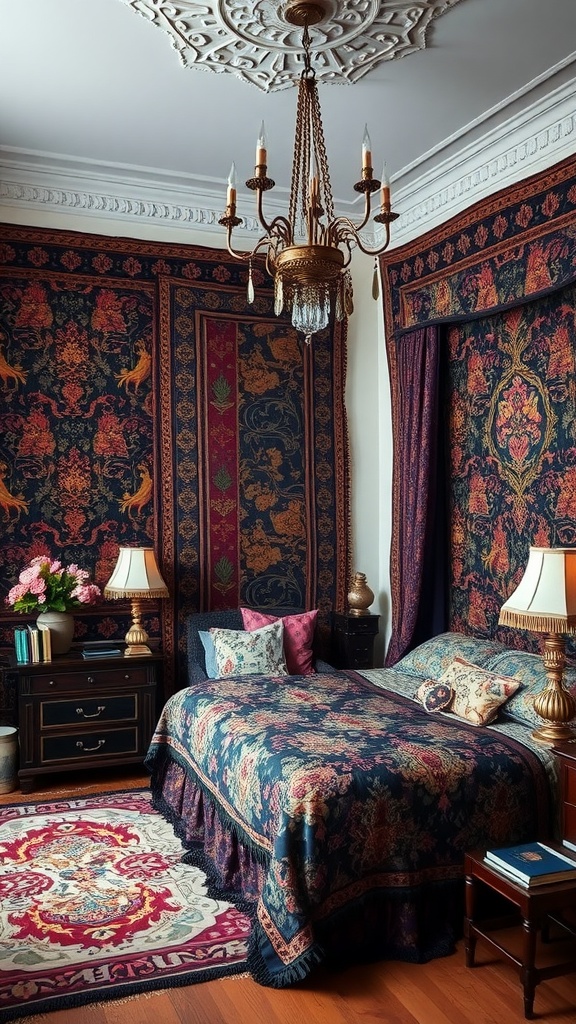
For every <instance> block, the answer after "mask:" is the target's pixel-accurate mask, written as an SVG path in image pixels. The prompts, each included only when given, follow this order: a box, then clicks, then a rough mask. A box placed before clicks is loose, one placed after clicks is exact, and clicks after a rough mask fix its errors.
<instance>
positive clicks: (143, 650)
mask: <svg viewBox="0 0 576 1024" xmlns="http://www.w3.org/2000/svg"><path fill="white" fill-rule="evenodd" d="M124 639H125V641H126V650H125V651H124V657H125V658H130V657H133V656H134V655H140V654H152V651H151V650H150V648H149V647H148V645H147V643H146V641H147V640H148V633H147V632H146V630H145V629H144V626H143V625H142V606H141V603H140V601H139V600H137V599H136V598H133V599H132V625H131V626H130V629H129V630H128V632H127V633H126V636H125V637H124Z"/></svg>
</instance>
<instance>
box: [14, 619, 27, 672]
mask: <svg viewBox="0 0 576 1024" xmlns="http://www.w3.org/2000/svg"><path fill="white" fill-rule="evenodd" d="M22 633H23V629H22V626H16V628H15V630H14V649H15V651H16V661H18V662H20V663H22V662H25V661H26V660H27V658H26V648H25V646H24V644H23V641H22Z"/></svg>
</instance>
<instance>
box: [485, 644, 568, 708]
mask: <svg viewBox="0 0 576 1024" xmlns="http://www.w3.org/2000/svg"><path fill="white" fill-rule="evenodd" d="M488 667H489V668H490V670H491V671H492V672H499V673H502V674H503V675H506V676H514V677H515V678H516V679H517V680H518V682H519V683H520V688H519V690H518V692H517V693H516V694H514V696H513V697H512V699H511V700H510V701H508V702H507V703H506V705H505V707H504V708H503V709H502V712H503V715H504V717H505V718H511V719H512V720H513V721H515V722H522V724H523V725H531V726H534V725H537V726H540V725H542V719H541V717H540V715H539V714H537V712H536V711H535V710H534V697H536V696H537V695H538V694H539V693H541V691H542V690H543V689H544V687H545V686H546V683H547V681H548V680H547V677H546V670H545V668H544V662H543V661H542V655H540V654H530V653H529V652H528V651H517V650H505V651H504V652H503V653H502V654H500V655H498V656H496V657H494V658H492V659H491V660H490V662H489V665H488ZM562 682H563V685H564V686H565V687H566V689H567V690H569V691H570V693H571V694H572V696H574V697H576V668H574V666H573V665H567V666H566V668H565V669H564V673H563V677H562Z"/></svg>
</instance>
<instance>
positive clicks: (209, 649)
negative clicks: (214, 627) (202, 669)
mask: <svg viewBox="0 0 576 1024" xmlns="http://www.w3.org/2000/svg"><path fill="white" fill-rule="evenodd" d="M198 636H199V637H200V641H201V643H202V647H203V648H204V662H205V664H206V675H207V676H208V679H217V678H218V666H217V665H216V651H215V650H214V641H213V639H212V636H211V635H210V631H209V630H208V629H199V630H198Z"/></svg>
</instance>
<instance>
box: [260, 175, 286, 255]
mask: <svg viewBox="0 0 576 1024" xmlns="http://www.w3.org/2000/svg"><path fill="white" fill-rule="evenodd" d="M256 191H257V193H258V196H257V200H256V216H257V217H258V220H259V221H260V224H261V225H262V227H263V228H264V230H265V231H266V232H267V234H268V235H269V236H274V234H277V235H278V236H279V237H280V238H281V239H282V241H283V242H284V244H285V245H291V244H292V228H291V227H290V222H289V220H288V218H287V217H283V216H282V215H281V214H279V215H278V216H277V217H274V219H273V220H272V221H270V223H268V221H267V220H266V218H265V216H264V204H263V199H262V196H263V190H262V189H260V188H259V189H257V190H256Z"/></svg>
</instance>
